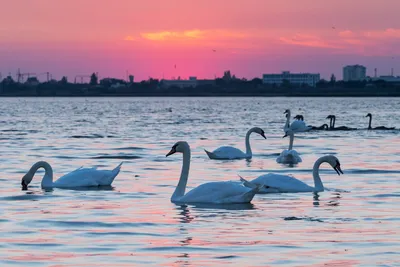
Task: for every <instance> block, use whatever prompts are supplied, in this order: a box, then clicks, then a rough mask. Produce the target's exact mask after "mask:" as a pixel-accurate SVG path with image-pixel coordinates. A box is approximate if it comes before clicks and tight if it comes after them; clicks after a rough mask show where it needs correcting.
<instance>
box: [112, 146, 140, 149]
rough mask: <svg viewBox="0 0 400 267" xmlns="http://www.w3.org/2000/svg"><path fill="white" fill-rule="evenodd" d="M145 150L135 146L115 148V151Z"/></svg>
mask: <svg viewBox="0 0 400 267" xmlns="http://www.w3.org/2000/svg"><path fill="white" fill-rule="evenodd" d="M145 149H146V148H144V147H137V146H131V147H119V148H115V150H145Z"/></svg>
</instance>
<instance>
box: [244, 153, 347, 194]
mask: <svg viewBox="0 0 400 267" xmlns="http://www.w3.org/2000/svg"><path fill="white" fill-rule="evenodd" d="M324 162H327V163H329V164H330V165H331V166H332V168H333V169H334V170H335V171H336V172H337V174H338V175H340V173H341V174H343V171H342V169H341V168H340V162H339V160H338V159H337V158H336V157H335V156H333V155H328V156H323V157H320V158H319V159H318V160H317V161H316V162H315V163H314V167H313V178H314V187H312V186H310V185H307V184H305V183H304V182H302V181H300V180H298V179H296V178H294V177H291V176H287V175H281V174H276V173H268V174H265V175H261V176H259V177H258V178H256V179H254V180H252V181H247V180H246V179H245V178H243V177H240V180H241V181H242V182H244V185H245V186H247V187H249V188H259V186H260V185H265V186H266V187H265V188H261V190H260V191H259V193H264V194H265V193H298V192H323V191H324V185H323V184H322V181H321V178H320V177H319V167H320V165H321V164H322V163H324Z"/></svg>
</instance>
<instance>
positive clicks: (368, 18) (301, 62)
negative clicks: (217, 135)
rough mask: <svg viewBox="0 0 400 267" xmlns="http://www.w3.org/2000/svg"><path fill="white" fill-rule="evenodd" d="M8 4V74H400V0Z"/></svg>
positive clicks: (3, 32)
mask: <svg viewBox="0 0 400 267" xmlns="http://www.w3.org/2000/svg"><path fill="white" fill-rule="evenodd" d="M1 9H2V12H1V13H2V15H1V16H0V72H1V73H2V77H3V78H4V76H5V75H8V73H9V72H11V74H12V75H15V73H16V70H17V68H21V72H33V73H43V72H47V71H49V72H50V73H52V75H53V78H55V79H60V78H61V77H62V76H63V75H66V76H68V79H69V81H73V80H74V77H75V75H84V74H90V73H92V72H98V73H99V76H100V78H104V77H108V76H112V77H118V78H126V71H129V73H131V74H133V75H134V76H135V80H142V79H148V77H149V76H151V77H154V78H162V77H163V76H164V77H165V78H171V77H178V76H181V77H182V78H187V77H188V76H197V77H199V78H214V75H216V76H217V77H218V76H222V74H223V72H224V71H225V70H231V72H232V73H233V74H236V76H238V77H246V78H249V79H250V78H254V77H261V75H262V74H263V73H271V72H273V73H275V72H281V71H283V70H289V71H292V72H319V73H321V75H322V77H323V78H326V79H329V77H330V75H331V74H332V73H334V74H335V75H336V76H337V77H338V78H339V79H341V78H342V74H341V73H342V67H343V65H347V64H363V65H365V66H366V67H367V73H368V75H371V76H372V75H373V69H374V68H375V67H376V68H378V74H380V75H387V74H389V73H390V71H391V68H392V67H393V68H394V71H395V74H396V75H400V49H399V47H400V19H399V10H400V1H399V0H379V1H378V0H146V1H142V0H8V1H3V2H2V5H1ZM214 50H215V51H214ZM175 65H176V68H175ZM39 78H40V79H41V80H43V79H44V78H45V76H40V77H39Z"/></svg>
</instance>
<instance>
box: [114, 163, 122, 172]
mask: <svg viewBox="0 0 400 267" xmlns="http://www.w3.org/2000/svg"><path fill="white" fill-rule="evenodd" d="M122 163H124V162H121V163H120V164H118V166H117V167H115V168H114V170H112V172H113V173H116V174H118V173H119V171H120V170H121V166H122Z"/></svg>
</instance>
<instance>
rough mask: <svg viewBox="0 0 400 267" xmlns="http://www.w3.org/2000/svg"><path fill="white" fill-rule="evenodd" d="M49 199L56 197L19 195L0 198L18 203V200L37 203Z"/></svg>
mask: <svg viewBox="0 0 400 267" xmlns="http://www.w3.org/2000/svg"><path fill="white" fill-rule="evenodd" d="M49 197H57V196H55V195H36V194H25V195H19V196H8V197H2V198H0V200H5V201H20V200H31V201H37V200H39V199H42V198H49Z"/></svg>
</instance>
